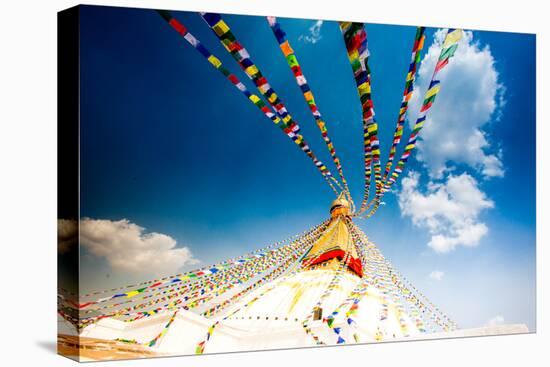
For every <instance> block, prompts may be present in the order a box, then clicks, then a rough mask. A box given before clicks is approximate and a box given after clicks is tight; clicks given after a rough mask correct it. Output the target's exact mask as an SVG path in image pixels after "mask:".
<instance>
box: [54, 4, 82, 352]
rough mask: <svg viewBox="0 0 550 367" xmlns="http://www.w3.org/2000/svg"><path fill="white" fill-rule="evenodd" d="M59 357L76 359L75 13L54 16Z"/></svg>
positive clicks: (77, 195) (77, 79) (77, 191)
mask: <svg viewBox="0 0 550 367" xmlns="http://www.w3.org/2000/svg"><path fill="white" fill-rule="evenodd" d="M57 32H58V33H57V124H58V125H57V141H58V142H57V144H58V145H57V154H58V155H57V226H58V236H57V238H58V248H57V286H58V297H57V302H58V305H57V311H58V312H57V322H58V329H57V330H58V339H57V340H58V341H57V351H58V354H60V355H63V356H66V357H69V358H71V359H75V360H80V358H79V350H80V348H79V344H80V343H79V337H78V329H77V325H78V323H77V322H78V304H79V296H78V295H79V247H78V243H79V241H78V238H79V236H78V220H79V8H78V7H73V8H70V9H67V10H64V11H62V12H59V13H58V16H57Z"/></svg>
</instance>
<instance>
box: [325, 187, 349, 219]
mask: <svg viewBox="0 0 550 367" xmlns="http://www.w3.org/2000/svg"><path fill="white" fill-rule="evenodd" d="M330 214H331V216H332V217H333V218H335V217H337V216H339V215H345V216H349V215H350V205H349V201H348V200H347V199H346V198H345V196H344V193H343V192H341V193H340V195H338V197H337V198H336V199H335V200H334V201H333V202H332V204H331V205H330Z"/></svg>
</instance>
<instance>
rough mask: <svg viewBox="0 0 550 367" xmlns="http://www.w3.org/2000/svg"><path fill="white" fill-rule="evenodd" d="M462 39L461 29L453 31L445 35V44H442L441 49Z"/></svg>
mask: <svg viewBox="0 0 550 367" xmlns="http://www.w3.org/2000/svg"><path fill="white" fill-rule="evenodd" d="M461 38H462V29H455V30H454V31H452V32H450V33H447V37H445V42H443V48H447V47H449V46H450V45H452V44H453V43H457V42H458V41H459V40H460V39H461Z"/></svg>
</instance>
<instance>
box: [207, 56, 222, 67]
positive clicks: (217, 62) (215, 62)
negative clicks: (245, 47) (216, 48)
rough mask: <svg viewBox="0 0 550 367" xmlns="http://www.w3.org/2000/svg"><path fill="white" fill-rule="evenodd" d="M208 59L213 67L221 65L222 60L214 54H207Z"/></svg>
mask: <svg viewBox="0 0 550 367" xmlns="http://www.w3.org/2000/svg"><path fill="white" fill-rule="evenodd" d="M208 61H209V62H210V63H211V64H212V65H214V67H215V68H216V69H217V68H219V67H220V66H221V64H222V62H221V61H220V60H219V59H218V58H217V57H216V56H214V55H210V56H208Z"/></svg>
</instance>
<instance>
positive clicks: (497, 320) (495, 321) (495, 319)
mask: <svg viewBox="0 0 550 367" xmlns="http://www.w3.org/2000/svg"><path fill="white" fill-rule="evenodd" d="M502 324H504V317H503V316H501V315H497V316H495V317H493V318H492V319H490V320H489V321H487V326H496V325H502Z"/></svg>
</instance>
